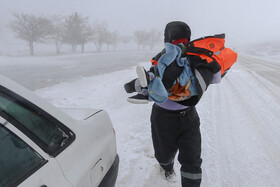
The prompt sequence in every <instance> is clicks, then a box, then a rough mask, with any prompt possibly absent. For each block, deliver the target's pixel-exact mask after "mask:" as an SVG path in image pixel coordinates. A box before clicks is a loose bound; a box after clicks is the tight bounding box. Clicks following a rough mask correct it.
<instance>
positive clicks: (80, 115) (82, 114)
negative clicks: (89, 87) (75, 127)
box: [60, 108, 102, 120]
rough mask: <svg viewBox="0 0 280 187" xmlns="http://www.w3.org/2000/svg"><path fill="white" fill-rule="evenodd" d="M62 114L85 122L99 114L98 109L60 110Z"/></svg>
mask: <svg viewBox="0 0 280 187" xmlns="http://www.w3.org/2000/svg"><path fill="white" fill-rule="evenodd" d="M60 110H62V111H63V112H64V113H66V114H67V115H69V116H71V117H72V118H73V119H75V120H87V119H88V118H90V117H91V116H93V115H95V114H97V113H99V112H101V111H102V110H100V109H85V108H60Z"/></svg>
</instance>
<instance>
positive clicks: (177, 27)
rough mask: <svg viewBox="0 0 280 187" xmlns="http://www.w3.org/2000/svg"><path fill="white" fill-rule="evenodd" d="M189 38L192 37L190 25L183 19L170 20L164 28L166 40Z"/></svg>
mask: <svg viewBox="0 0 280 187" xmlns="http://www.w3.org/2000/svg"><path fill="white" fill-rule="evenodd" d="M184 38H187V39H188V41H190V39H191V29H190V27H189V26H188V25H187V24H186V23H184V22H182V21H172V22H169V23H168V24H167V25H166V27H165V29H164V42H170V43H171V41H172V40H178V39H184Z"/></svg>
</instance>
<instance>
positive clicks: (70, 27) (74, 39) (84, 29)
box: [64, 13, 89, 52]
mask: <svg viewBox="0 0 280 187" xmlns="http://www.w3.org/2000/svg"><path fill="white" fill-rule="evenodd" d="M65 22H66V37H65V39H64V41H65V42H66V43H69V44H70V45H71V46H72V52H75V51H76V48H77V45H80V44H81V45H82V51H83V50H84V45H85V43H86V42H87V40H86V39H87V38H86V36H87V33H88V31H89V30H88V28H89V27H88V17H82V16H81V15H80V14H78V13H74V14H72V15H70V16H68V17H66V20H65Z"/></svg>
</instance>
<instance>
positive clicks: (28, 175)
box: [0, 117, 71, 187]
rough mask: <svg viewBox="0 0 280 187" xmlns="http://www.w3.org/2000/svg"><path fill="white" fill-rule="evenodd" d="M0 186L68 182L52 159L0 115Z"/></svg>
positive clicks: (43, 184) (67, 184)
mask: <svg viewBox="0 0 280 187" xmlns="http://www.w3.org/2000/svg"><path fill="white" fill-rule="evenodd" d="M0 150H1V152H0V187H2V186H3V187H4V186H26V187H27V186H28V187H32V186H36V187H37V186H39V187H40V186H42V187H43V186H44V187H46V186H71V184H70V183H69V181H67V179H66V178H65V177H64V175H63V172H62V170H61V168H60V167H59V165H58V163H57V162H56V160H55V159H54V158H52V157H50V156H48V155H47V154H45V153H44V152H43V151H42V150H40V148H39V147H38V146H37V145H36V144H35V143H33V142H32V141H31V140H30V139H29V138H28V137H27V136H25V135H24V134H23V133H21V132H20V131H19V130H18V129H16V128H15V127H14V126H12V125H11V124H10V123H8V122H7V121H5V120H4V118H2V117H0Z"/></svg>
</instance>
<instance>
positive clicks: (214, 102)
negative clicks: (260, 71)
mask: <svg viewBox="0 0 280 187" xmlns="http://www.w3.org/2000/svg"><path fill="white" fill-rule="evenodd" d="M264 83H266V82H265V80H261V81H260V78H256V76H254V75H252V73H249V72H248V71H244V70H242V67H241V69H240V66H239V65H236V66H234V69H233V70H231V72H229V74H228V75H227V76H226V77H225V78H224V79H223V80H222V83H221V84H220V85H216V86H215V85H212V86H211V87H209V89H208V91H207V92H209V93H206V95H205V96H204V98H203V100H202V102H201V103H200V104H199V107H198V108H201V110H202V112H201V118H202V127H201V128H202V132H203V137H202V138H203V145H204V146H206V147H204V148H203V150H205V151H204V152H203V156H204V163H203V168H204V170H205V171H204V175H205V176H204V179H203V182H202V184H203V185H205V186H264V185H268V184H269V185H268V186H277V184H279V183H280V180H279V179H278V177H277V176H280V172H279V169H280V164H279V159H278V158H279V157H280V156H279V153H280V150H279V148H278V147H279V146H278V145H279V143H280V138H279V134H280V133H279V132H280V129H279V127H278V125H277V124H278V123H279V122H278V121H279V117H278V113H279V110H278V108H279V101H278V99H275V97H274V96H272V97H271V95H272V94H271V89H268V88H271V85H270V84H269V83H266V84H264ZM264 85H265V86H264ZM258 88H260V89H258ZM276 93H277V91H276V92H275V94H276ZM278 93H280V92H278ZM250 94H251V95H250ZM278 95H279V94H278ZM276 98H279V97H276ZM270 105H272V106H274V108H273V109H275V111H274V110H273V109H272V108H271V107H270ZM207 109H208V110H210V112H206V111H205V110H207ZM277 122H278V123H277ZM269 124H270V125H269ZM209 126H210V127H209ZM211 136H214V137H211ZM277 148H278V149H277ZM210 150H211V151H210ZM213 165H214V166H213Z"/></svg>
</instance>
